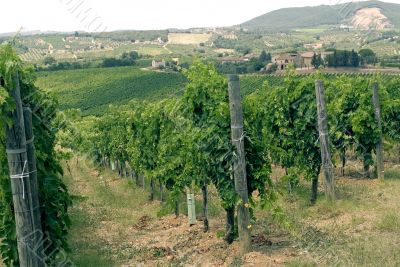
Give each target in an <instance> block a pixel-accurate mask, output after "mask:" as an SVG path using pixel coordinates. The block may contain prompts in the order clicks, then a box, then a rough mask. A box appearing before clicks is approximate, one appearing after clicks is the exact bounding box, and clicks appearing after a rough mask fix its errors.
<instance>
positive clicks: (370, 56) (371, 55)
mask: <svg viewBox="0 0 400 267" xmlns="http://www.w3.org/2000/svg"><path fill="white" fill-rule="evenodd" d="M358 54H359V55H360V61H361V65H368V64H376V62H377V61H378V59H377V57H376V54H375V52H374V51H372V50H371V49H369V48H364V49H361V50H360V51H359V52H358Z"/></svg>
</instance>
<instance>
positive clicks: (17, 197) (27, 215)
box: [5, 75, 38, 267]
mask: <svg viewBox="0 0 400 267" xmlns="http://www.w3.org/2000/svg"><path fill="white" fill-rule="evenodd" d="M13 83H14V84H13V89H12V90H11V92H10V95H11V97H12V98H13V99H14V101H15V104H16V109H15V110H14V111H12V112H8V113H7V117H8V118H9V119H10V120H11V121H12V123H13V124H12V126H11V127H8V125H6V126H5V132H6V148H7V159H8V168H9V172H10V178H11V190H12V195H13V204H14V215H15V226H16V234H17V243H18V245H17V246H18V257H19V264H20V266H23V267H25V266H38V261H37V257H36V255H35V238H34V235H33V234H34V221H33V218H32V214H31V212H32V207H33V205H32V204H33V203H32V201H31V197H32V194H31V185H30V182H29V166H28V156H27V151H26V136H25V128H24V117H23V111H22V101H21V94H20V87H19V78H18V75H15V76H14V79H13Z"/></svg>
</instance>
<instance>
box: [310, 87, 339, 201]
mask: <svg viewBox="0 0 400 267" xmlns="http://www.w3.org/2000/svg"><path fill="white" fill-rule="evenodd" d="M315 93H316V97H317V111H318V130H319V142H320V145H321V160H322V167H323V169H324V175H325V194H326V196H327V198H328V199H329V200H334V199H335V185H334V183H335V181H334V177H333V171H332V158H331V153H330V150H329V135H328V118H327V112H326V105H325V92H324V84H323V81H321V80H317V81H316V82H315Z"/></svg>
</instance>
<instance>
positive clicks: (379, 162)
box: [372, 82, 385, 180]
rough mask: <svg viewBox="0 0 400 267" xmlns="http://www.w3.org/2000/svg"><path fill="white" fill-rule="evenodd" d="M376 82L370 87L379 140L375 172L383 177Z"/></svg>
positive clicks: (379, 113)
mask: <svg viewBox="0 0 400 267" xmlns="http://www.w3.org/2000/svg"><path fill="white" fill-rule="evenodd" d="M378 88H379V87H378V83H377V82H374V84H373V86H372V89H373V94H372V102H373V104H374V110H375V112H374V113H375V120H376V122H377V123H378V130H379V140H378V143H377V144H376V173H377V175H378V179H381V180H383V179H385V169H384V162H383V136H382V121H381V105H380V103H379V93H378Z"/></svg>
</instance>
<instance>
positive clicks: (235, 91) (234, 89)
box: [228, 75, 251, 254]
mask: <svg viewBox="0 0 400 267" xmlns="http://www.w3.org/2000/svg"><path fill="white" fill-rule="evenodd" d="M228 81H229V84H228V91H229V107H230V114H231V133H232V144H233V146H234V147H235V152H236V157H235V159H234V164H233V165H234V166H233V176H234V179H235V190H236V193H237V194H238V195H239V197H240V199H239V204H238V207H237V216H238V230H239V243H240V244H239V246H240V252H241V253H242V254H244V253H246V252H248V251H249V250H250V246H251V234H250V228H251V225H250V212H249V194H248V190H247V175H246V159H245V151H244V131H243V110H242V102H241V96H240V84H239V77H238V76H237V75H229V76H228Z"/></svg>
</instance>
